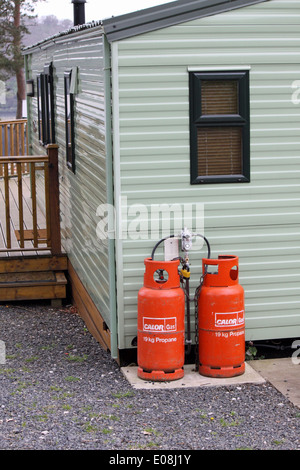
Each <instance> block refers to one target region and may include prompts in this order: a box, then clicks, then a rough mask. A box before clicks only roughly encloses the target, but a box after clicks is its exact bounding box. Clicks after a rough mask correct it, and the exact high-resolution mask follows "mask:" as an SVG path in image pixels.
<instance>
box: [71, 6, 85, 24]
mask: <svg viewBox="0 0 300 470" xmlns="http://www.w3.org/2000/svg"><path fill="white" fill-rule="evenodd" d="M72 3H73V5H74V7H73V8H74V26H78V25H80V24H84V23H85V6H84V4H85V3H86V0H72Z"/></svg>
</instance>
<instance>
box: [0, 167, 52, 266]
mask: <svg viewBox="0 0 300 470" xmlns="http://www.w3.org/2000/svg"><path fill="white" fill-rule="evenodd" d="M22 179H23V194H22V198H23V221H24V249H21V248H20V220H19V196H18V181H17V178H15V177H11V178H10V180H9V204H10V211H9V212H10V240H11V249H10V250H7V243H6V233H7V226H6V215H5V204H6V201H5V189H4V179H3V178H2V179H1V178H0V259H1V258H3V257H12V256H40V255H50V254H51V251H50V250H49V248H48V247H47V235H46V218H45V215H44V214H43V213H42V211H41V210H40V209H39V207H38V205H37V208H36V215H37V229H38V232H39V239H41V240H44V243H39V248H40V249H39V250H35V249H34V243H33V240H34V237H33V223H32V222H33V207H32V198H31V194H30V175H24V176H23V178H22Z"/></svg>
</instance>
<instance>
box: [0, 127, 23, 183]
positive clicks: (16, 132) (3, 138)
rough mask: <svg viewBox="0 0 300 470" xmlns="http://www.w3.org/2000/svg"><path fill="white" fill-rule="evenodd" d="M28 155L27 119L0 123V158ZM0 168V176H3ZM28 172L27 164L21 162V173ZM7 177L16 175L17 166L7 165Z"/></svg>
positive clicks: (13, 164) (12, 163)
mask: <svg viewBox="0 0 300 470" xmlns="http://www.w3.org/2000/svg"><path fill="white" fill-rule="evenodd" d="M16 155H17V156H18V155H28V132H27V119H16V120H11V121H0V156H5V157H8V156H16ZM2 171H3V168H2V166H1V167H0V176H3V173H2ZM28 172H29V164H28V163H27V162H23V165H22V173H28ZM8 174H9V176H13V175H17V166H16V164H15V163H14V162H11V163H10V164H8Z"/></svg>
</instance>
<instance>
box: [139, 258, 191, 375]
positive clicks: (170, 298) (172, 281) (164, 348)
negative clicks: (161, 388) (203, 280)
mask: <svg viewBox="0 0 300 470" xmlns="http://www.w3.org/2000/svg"><path fill="white" fill-rule="evenodd" d="M178 266H179V260H176V261H165V262H162V261H153V260H152V259H151V258H147V259H145V267H146V269H145V274H144V286H143V287H142V288H141V289H140V290H139V293H138V347H137V348H138V357H137V360H138V377H140V378H142V379H146V380H151V381H169V380H177V379H179V378H181V377H183V375H184V369H183V366H184V339H185V337H184V313H185V295H184V292H183V290H182V289H181V287H180V276H179V273H178ZM157 273H159V274H160V276H159V278H158V279H156V278H155V277H156V275H157ZM163 273H164V274H165V273H167V276H168V278H167V279H166V278H165V277H164V276H163Z"/></svg>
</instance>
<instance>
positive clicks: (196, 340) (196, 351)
mask: <svg viewBox="0 0 300 470" xmlns="http://www.w3.org/2000/svg"><path fill="white" fill-rule="evenodd" d="M205 275H206V273H204V274H203V275H202V276H201V277H200V284H199V286H198V287H197V288H196V292H195V298H194V302H195V369H196V372H197V371H198V368H199V332H198V305H199V297H200V293H201V288H202V285H203V281H204V278H205Z"/></svg>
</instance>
